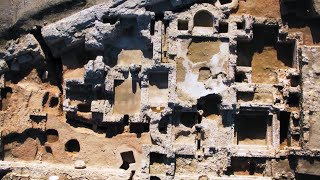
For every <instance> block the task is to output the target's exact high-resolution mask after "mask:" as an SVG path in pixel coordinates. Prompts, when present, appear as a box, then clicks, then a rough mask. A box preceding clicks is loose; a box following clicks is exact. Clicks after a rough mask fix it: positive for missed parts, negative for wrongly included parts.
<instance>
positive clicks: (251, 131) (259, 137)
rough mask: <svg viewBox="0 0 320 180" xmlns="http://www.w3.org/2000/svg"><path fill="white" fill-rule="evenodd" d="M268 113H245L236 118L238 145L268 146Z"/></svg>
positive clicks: (269, 117)
mask: <svg viewBox="0 0 320 180" xmlns="http://www.w3.org/2000/svg"><path fill="white" fill-rule="evenodd" d="M271 118H272V116H269V115H268V112H251V111H250V112H249V111H243V112H240V113H239V114H238V115H237V116H236V134H237V144H239V145H267V126H268V123H269V122H271Z"/></svg>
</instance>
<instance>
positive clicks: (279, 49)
mask: <svg viewBox="0 0 320 180" xmlns="http://www.w3.org/2000/svg"><path fill="white" fill-rule="evenodd" d="M277 37H278V27H277V26H267V25H254V27H253V40H252V41H250V42H242V41H238V43H237V55H238V59H237V65H238V66H247V67H252V82H253V83H264V84H277V83H279V80H278V72H277V71H278V69H288V68H291V67H293V62H294V52H295V43H294V42H286V43H279V42H277Z"/></svg>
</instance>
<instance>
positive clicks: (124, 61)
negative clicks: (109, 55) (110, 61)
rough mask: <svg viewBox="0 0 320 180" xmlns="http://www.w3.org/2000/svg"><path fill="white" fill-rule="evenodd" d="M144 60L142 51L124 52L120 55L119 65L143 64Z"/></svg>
mask: <svg viewBox="0 0 320 180" xmlns="http://www.w3.org/2000/svg"><path fill="white" fill-rule="evenodd" d="M143 58H144V56H143V52H142V51H141V50H122V51H121V52H120V54H119V55H118V65H130V64H141V63H142V60H143Z"/></svg>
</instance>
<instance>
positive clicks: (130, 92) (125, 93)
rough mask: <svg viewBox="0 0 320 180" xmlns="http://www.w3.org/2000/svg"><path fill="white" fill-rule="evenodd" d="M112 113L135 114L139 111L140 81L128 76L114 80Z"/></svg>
mask: <svg viewBox="0 0 320 180" xmlns="http://www.w3.org/2000/svg"><path fill="white" fill-rule="evenodd" d="M114 86H115V88H114V90H115V95H114V107H113V114H129V115H130V114H135V113H138V112H140V99H141V91H140V82H139V81H136V80H132V79H131V78H128V79H126V80H124V81H122V80H116V81H115V82H114Z"/></svg>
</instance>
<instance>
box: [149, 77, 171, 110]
mask: <svg viewBox="0 0 320 180" xmlns="http://www.w3.org/2000/svg"><path fill="white" fill-rule="evenodd" d="M168 95H169V90H168V72H152V73H150V74H149V103H150V105H151V107H164V106H166V104H167V103H168V99H169V98H168Z"/></svg>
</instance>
